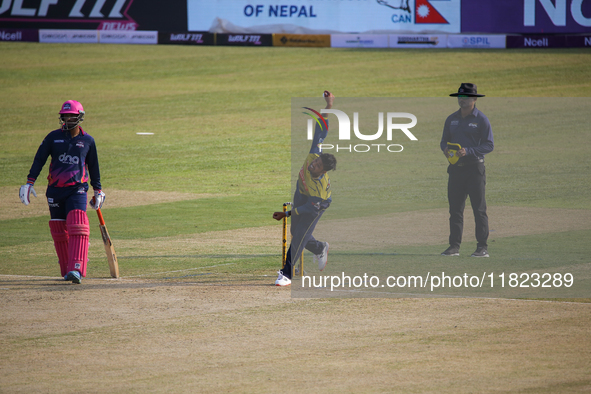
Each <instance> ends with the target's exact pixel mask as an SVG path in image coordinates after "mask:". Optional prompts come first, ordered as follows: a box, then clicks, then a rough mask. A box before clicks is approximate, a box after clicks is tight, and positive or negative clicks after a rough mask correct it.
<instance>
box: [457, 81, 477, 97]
mask: <svg viewBox="0 0 591 394" xmlns="http://www.w3.org/2000/svg"><path fill="white" fill-rule="evenodd" d="M450 96H452V97H457V96H468V97H484V94H478V93H477V89H476V85H475V84H473V83H463V84H461V85H460V88H459V89H458V92H457V93H452V94H450Z"/></svg>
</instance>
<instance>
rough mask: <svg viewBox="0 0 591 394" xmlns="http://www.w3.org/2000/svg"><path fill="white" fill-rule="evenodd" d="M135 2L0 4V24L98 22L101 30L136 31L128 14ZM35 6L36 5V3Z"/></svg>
mask: <svg viewBox="0 0 591 394" xmlns="http://www.w3.org/2000/svg"><path fill="white" fill-rule="evenodd" d="M133 1H134V0H76V1H71V0H70V1H64V0H41V1H40V2H39V1H38V2H24V1H22V0H21V1H16V0H15V1H11V0H1V1H0V21H18V22H41V21H47V22H55V23H56V24H60V23H63V22H80V23H95V24H96V23H99V27H98V28H99V30H102V29H120V30H136V28H137V27H138V24H137V23H136V22H135V21H134V20H133V19H132V18H131V17H130V16H129V15H128V11H129V7H131V4H132V3H133ZM35 3H36V4H35Z"/></svg>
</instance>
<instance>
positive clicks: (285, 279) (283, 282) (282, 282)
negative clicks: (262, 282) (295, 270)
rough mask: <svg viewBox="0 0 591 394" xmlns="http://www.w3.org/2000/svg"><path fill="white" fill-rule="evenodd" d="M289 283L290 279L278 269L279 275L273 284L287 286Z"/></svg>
mask: <svg viewBox="0 0 591 394" xmlns="http://www.w3.org/2000/svg"><path fill="white" fill-rule="evenodd" d="M289 285H291V279H289V278H288V277H287V276H285V275H283V274H282V273H281V271H279V276H278V277H277V280H276V281H275V286H289Z"/></svg>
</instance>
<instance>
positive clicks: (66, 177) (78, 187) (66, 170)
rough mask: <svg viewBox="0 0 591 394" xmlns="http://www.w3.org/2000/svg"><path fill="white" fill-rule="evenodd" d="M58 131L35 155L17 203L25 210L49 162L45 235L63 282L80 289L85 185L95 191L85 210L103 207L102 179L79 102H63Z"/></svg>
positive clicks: (84, 248)
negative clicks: (47, 225)
mask: <svg viewBox="0 0 591 394" xmlns="http://www.w3.org/2000/svg"><path fill="white" fill-rule="evenodd" d="M59 115H60V116H59V118H60V123H61V126H62V127H61V128H60V129H57V130H54V131H52V132H51V133H49V134H48V135H47V136H46V137H45V139H44V140H43V142H42V143H41V146H39V149H38V150H37V154H36V155H35V159H34V160H33V165H32V166H31V170H30V171H29V175H28V177H27V183H26V184H25V185H23V186H21V188H20V192H19V197H20V199H21V201H22V202H23V204H25V205H29V203H30V194H31V193H33V195H34V196H35V197H37V193H36V192H35V189H34V187H33V185H34V184H35V181H36V180H37V177H38V176H39V174H40V173H41V170H42V169H43V166H44V165H45V163H46V161H47V159H48V158H49V157H50V156H51V162H50V165H49V175H48V176H47V180H48V185H47V192H46V193H45V195H46V197H47V204H48V205H49V213H50V216H51V220H50V221H49V229H50V230H51V236H52V238H53V242H54V246H55V251H56V253H57V257H58V259H59V265H60V269H61V275H62V276H63V277H64V279H65V280H67V281H71V282H73V283H80V282H81V277H85V276H86V264H87V262H88V237H89V234H90V229H89V226H88V216H87V215H86V204H87V192H88V181H89V176H90V184H91V185H92V188H93V189H94V199H93V200H92V201H91V203H90V205H91V207H92V208H94V209H99V208H101V207H102V205H103V202H104V200H105V194H104V193H103V192H102V190H101V176H100V171H99V163H98V156H97V150H96V144H95V141H94V138H92V137H91V136H90V135H89V134H88V133H86V132H85V131H84V130H82V127H80V123H81V122H82V121H83V120H84V108H83V107H82V104H80V103H79V102H78V101H74V100H68V101H66V102H65V103H64V104H63V105H62V108H61V110H60V112H59Z"/></svg>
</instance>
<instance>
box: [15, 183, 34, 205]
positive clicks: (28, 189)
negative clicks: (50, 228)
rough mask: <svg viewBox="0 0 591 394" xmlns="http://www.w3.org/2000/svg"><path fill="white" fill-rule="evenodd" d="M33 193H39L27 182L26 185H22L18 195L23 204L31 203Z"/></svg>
mask: <svg viewBox="0 0 591 394" xmlns="http://www.w3.org/2000/svg"><path fill="white" fill-rule="evenodd" d="M31 193H33V195H34V196H35V197H37V193H36V192H35V188H34V187H33V185H32V184H30V183H27V184H26V185H22V186H21V189H20V190H19V192H18V196H19V197H20V199H21V201H22V203H23V204H25V205H29V203H30V202H31V199H30V195H31Z"/></svg>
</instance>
